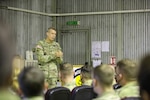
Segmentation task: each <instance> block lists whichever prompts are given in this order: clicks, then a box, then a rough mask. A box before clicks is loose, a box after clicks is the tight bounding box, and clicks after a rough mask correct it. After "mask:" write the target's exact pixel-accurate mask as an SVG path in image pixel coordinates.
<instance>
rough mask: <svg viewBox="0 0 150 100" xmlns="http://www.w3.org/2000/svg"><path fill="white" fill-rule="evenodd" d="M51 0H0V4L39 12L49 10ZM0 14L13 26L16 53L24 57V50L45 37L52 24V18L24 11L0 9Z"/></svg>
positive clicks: (48, 11) (30, 48) (29, 48)
mask: <svg viewBox="0 0 150 100" xmlns="http://www.w3.org/2000/svg"><path fill="white" fill-rule="evenodd" d="M51 1H52V0H1V1H0V5H2V6H10V7H16V8H22V9H29V10H34V11H40V12H47V13H50V12H51ZM0 16H2V17H4V18H5V19H6V21H7V22H8V23H9V24H10V25H11V26H12V27H13V29H14V34H15V37H16V43H17V48H16V49H17V51H16V53H17V54H20V55H21V56H22V57H25V51H26V50H32V48H33V47H34V46H35V45H36V43H37V42H38V41H39V40H41V39H43V38H44V37H45V32H46V30H47V28H48V27H50V26H51V25H52V18H51V17H47V16H41V15H35V14H29V13H24V12H18V11H12V10H6V9H0Z"/></svg>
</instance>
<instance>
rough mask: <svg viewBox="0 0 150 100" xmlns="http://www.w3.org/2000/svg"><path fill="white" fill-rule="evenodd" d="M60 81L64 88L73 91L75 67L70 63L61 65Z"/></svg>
mask: <svg viewBox="0 0 150 100" xmlns="http://www.w3.org/2000/svg"><path fill="white" fill-rule="evenodd" d="M60 79H61V84H62V86H63V87H66V88H69V89H70V90H72V89H73V88H74V87H76V85H75V81H74V71H73V66H72V65H71V64H69V63H67V62H66V63H63V64H61V65H60Z"/></svg>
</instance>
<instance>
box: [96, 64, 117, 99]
mask: <svg viewBox="0 0 150 100" xmlns="http://www.w3.org/2000/svg"><path fill="white" fill-rule="evenodd" d="M113 79H114V71H113V69H112V68H111V67H110V65H106V64H103V65H100V66H97V67H95V68H94V70H93V88H94V91H95V93H97V94H98V97H97V98H95V99H93V100H120V98H119V96H118V95H117V94H116V93H115V91H114V90H113V88H112V83H113Z"/></svg>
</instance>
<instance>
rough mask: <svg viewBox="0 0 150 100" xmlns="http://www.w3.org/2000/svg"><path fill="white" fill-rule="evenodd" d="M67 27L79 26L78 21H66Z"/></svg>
mask: <svg viewBox="0 0 150 100" xmlns="http://www.w3.org/2000/svg"><path fill="white" fill-rule="evenodd" d="M66 24H67V25H80V21H68V22H67V23H66Z"/></svg>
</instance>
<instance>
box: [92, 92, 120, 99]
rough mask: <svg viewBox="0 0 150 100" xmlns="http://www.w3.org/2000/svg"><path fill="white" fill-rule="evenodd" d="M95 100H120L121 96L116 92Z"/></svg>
mask: <svg viewBox="0 0 150 100" xmlns="http://www.w3.org/2000/svg"><path fill="white" fill-rule="evenodd" d="M93 100H120V98H119V96H118V95H117V94H116V93H115V92H114V91H112V92H105V93H103V94H102V95H101V96H99V97H97V98H95V99H93Z"/></svg>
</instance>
